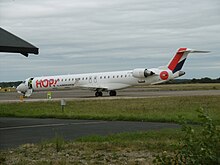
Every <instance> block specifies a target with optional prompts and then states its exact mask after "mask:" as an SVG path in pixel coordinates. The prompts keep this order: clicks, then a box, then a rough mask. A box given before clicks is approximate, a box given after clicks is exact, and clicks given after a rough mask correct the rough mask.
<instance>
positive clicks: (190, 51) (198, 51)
mask: <svg viewBox="0 0 220 165" xmlns="http://www.w3.org/2000/svg"><path fill="white" fill-rule="evenodd" d="M178 52H179V53H182V52H188V53H210V51H207V50H193V49H187V50H180V51H178Z"/></svg>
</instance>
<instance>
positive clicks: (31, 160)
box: [0, 129, 181, 164]
mask: <svg viewBox="0 0 220 165" xmlns="http://www.w3.org/2000/svg"><path fill="white" fill-rule="evenodd" d="M180 136H181V131H180V129H166V130H162V131H149V132H134V133H120V134H114V135H110V136H88V137H84V138H79V139H78V140H76V141H64V140H62V139H61V138H60V137H58V138H57V137H55V138H54V139H51V140H49V141H42V142H41V143H38V144H25V145H22V146H20V147H19V148H16V149H11V150H4V151H0V164H1V163H2V164H125V163H127V164H141V163H143V162H144V163H146V162H149V163H151V162H152V159H153V156H154V154H155V153H156V152H160V151H163V150H167V151H170V150H171V149H175V148H176V145H178V139H179V137H180ZM61 142H62V143H61ZM57 143H59V150H57V145H58V144H57Z"/></svg>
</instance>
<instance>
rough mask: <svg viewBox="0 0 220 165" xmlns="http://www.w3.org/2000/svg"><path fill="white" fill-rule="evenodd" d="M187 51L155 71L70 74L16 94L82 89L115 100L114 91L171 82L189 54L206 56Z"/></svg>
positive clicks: (28, 83) (32, 81)
mask: <svg viewBox="0 0 220 165" xmlns="http://www.w3.org/2000/svg"><path fill="white" fill-rule="evenodd" d="M209 52H210V51H200V50H193V49H188V48H179V49H178V51H177V52H176V54H175V55H174V57H173V58H172V59H171V61H170V62H169V63H168V64H167V65H165V66H160V67H158V68H150V69H147V68H136V69H133V70H126V71H114V72H100V73H85V74H70V75H58V76H43V77H30V78H28V79H26V80H25V81H23V82H22V83H21V84H20V85H19V86H18V87H17V88H16V90H17V92H18V93H21V94H23V96H24V97H29V96H31V94H32V93H33V92H35V91H46V90H57V89H72V88H76V87H78V88H82V89H89V90H93V91H95V96H96V97H99V96H103V92H108V93H109V95H110V96H116V95H117V93H116V90H120V89H124V88H128V87H130V86H139V85H151V84H152V85H153V84H160V83H164V82H166V81H170V80H173V79H175V78H178V77H180V76H183V75H184V74H185V72H184V71H182V70H181V69H182V67H183V64H184V62H185V61H186V58H187V56H188V54H189V53H209Z"/></svg>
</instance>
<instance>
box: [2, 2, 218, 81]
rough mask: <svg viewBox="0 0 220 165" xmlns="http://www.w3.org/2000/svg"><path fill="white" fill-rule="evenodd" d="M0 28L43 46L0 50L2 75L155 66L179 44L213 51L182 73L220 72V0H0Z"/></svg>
mask: <svg viewBox="0 0 220 165" xmlns="http://www.w3.org/2000/svg"><path fill="white" fill-rule="evenodd" d="M0 26H1V27H2V28H4V29H6V30H8V31H10V32H12V33H13V34H15V35H17V36H19V37H21V38H23V39H25V40H26V41H28V42H30V43H32V44H33V45H35V46H37V47H38V48H39V49H40V53H39V55H30V56H29V57H28V58H26V57H24V56H22V55H20V54H10V53H0V81H16V80H24V79H26V78H28V77H35V76H43V75H45V76H46V75H59V74H71V73H86V72H100V71H116V70H127V69H134V68H140V67H143V68H152V67H158V66H161V65H166V64H167V63H168V62H169V60H170V59H171V58H172V56H173V55H174V53H175V52H176V50H177V49H178V48H179V47H188V48H192V49H202V50H210V51H212V52H211V53H210V54H191V55H190V56H189V58H188V60H187V61H186V64H185V65H184V68H183V70H184V71H186V75H185V76H184V77H182V78H201V77H206V76H208V77H211V78H217V77H220V1H219V0H208V1H207V0H186V1H183V0H169V1H165V0H109V1H107V0H62V1H61V0H38V1H32V0H1V1H0ZM0 37H1V36H0Z"/></svg>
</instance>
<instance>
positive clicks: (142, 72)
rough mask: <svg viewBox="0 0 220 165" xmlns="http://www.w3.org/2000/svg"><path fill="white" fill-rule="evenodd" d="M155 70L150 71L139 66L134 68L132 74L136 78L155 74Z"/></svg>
mask: <svg viewBox="0 0 220 165" xmlns="http://www.w3.org/2000/svg"><path fill="white" fill-rule="evenodd" d="M153 74H154V72H152V71H149V70H147V69H144V68H137V69H134V70H133V73H132V76H133V77H135V78H146V77H148V76H151V75H153Z"/></svg>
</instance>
